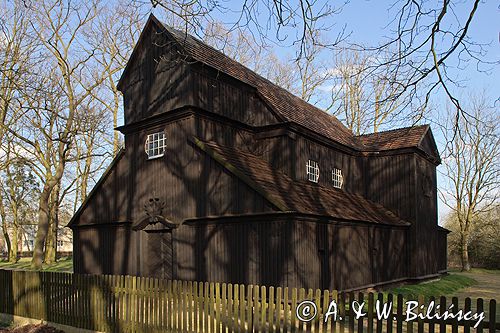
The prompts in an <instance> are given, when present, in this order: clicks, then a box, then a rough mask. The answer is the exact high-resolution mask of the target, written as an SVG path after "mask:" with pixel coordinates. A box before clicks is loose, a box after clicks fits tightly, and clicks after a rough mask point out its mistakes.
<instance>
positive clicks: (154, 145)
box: [144, 131, 167, 159]
mask: <svg viewBox="0 0 500 333" xmlns="http://www.w3.org/2000/svg"><path fill="white" fill-rule="evenodd" d="M166 146H167V139H166V137H165V132H163V131H161V132H157V133H152V134H148V137H147V138H146V142H145V143H144V150H145V151H146V154H147V155H148V159H153V158H157V157H162V156H163V154H164V153H165V147H166Z"/></svg>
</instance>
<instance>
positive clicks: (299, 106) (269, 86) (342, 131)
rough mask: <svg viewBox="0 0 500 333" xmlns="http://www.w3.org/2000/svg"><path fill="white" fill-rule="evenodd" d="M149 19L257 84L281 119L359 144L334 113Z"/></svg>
mask: <svg viewBox="0 0 500 333" xmlns="http://www.w3.org/2000/svg"><path fill="white" fill-rule="evenodd" d="M151 20H153V21H154V22H156V23H157V24H158V25H159V26H160V27H162V28H163V29H165V31H166V32H167V33H168V34H169V35H170V36H171V37H172V38H173V39H174V40H175V41H176V42H177V43H178V44H179V45H180V46H181V48H182V49H183V50H184V52H185V53H186V55H187V56H189V57H191V58H193V59H194V60H197V61H199V62H201V63H203V64H206V65H208V66H210V67H212V68H214V69H216V70H218V71H220V72H222V73H225V74H227V75H230V76H232V77H234V78H236V79H238V80H240V81H242V82H244V83H246V84H248V85H250V86H252V87H254V88H256V89H257V91H258V93H259V95H260V96H261V97H262V98H263V99H264V101H265V102H266V103H267V104H268V105H269V106H270V107H271V109H272V110H273V111H274V112H275V113H277V114H278V115H279V116H280V117H281V118H282V119H283V120H284V121H289V122H293V123H296V124H298V125H300V126H303V127H305V128H307V129H309V130H311V131H314V132H316V133H318V134H321V135H323V136H325V137H327V138H329V139H331V140H334V141H336V142H338V143H340V144H343V145H345V146H348V147H357V146H358V142H357V140H356V139H355V138H354V135H353V134H352V132H351V131H350V130H349V129H348V128H347V127H345V126H344V125H343V124H342V123H341V122H340V121H339V120H338V119H337V118H336V117H334V116H332V115H330V114H328V113H326V112H325V111H323V110H321V109H319V108H317V107H315V106H313V105H311V104H309V103H307V102H306V101H304V100H302V99H301V98H299V97H297V96H295V95H293V94H292V93H290V92H289V91H287V90H285V89H283V88H281V87H279V86H277V85H276V84H274V83H272V82H271V81H269V80H267V79H265V78H263V77H262V76H260V75H258V74H257V73H255V72H254V71H252V70H251V69H249V68H247V67H245V66H244V65H242V64H240V63H239V62H237V61H235V60H233V59H231V58H229V57H228V56H226V55H224V54H223V53H222V52H220V51H218V50H216V49H214V48H213V47H211V46H208V45H207V44H205V43H203V42H202V41H200V40H199V39H197V38H195V37H193V36H191V35H189V34H186V33H185V32H181V31H179V30H176V29H173V28H171V27H168V26H165V25H163V24H162V23H161V22H160V21H159V20H158V19H156V18H155V17H154V16H152V17H151Z"/></svg>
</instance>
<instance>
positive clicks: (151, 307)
mask: <svg viewBox="0 0 500 333" xmlns="http://www.w3.org/2000/svg"><path fill="white" fill-rule="evenodd" d="M303 301H309V302H306V303H302V305H301V306H300V307H299V308H298V310H297V307H298V306H299V304H301V302H303ZM377 301H379V312H377ZM407 301H408V300H405V299H403V296H402V295H392V294H388V295H383V294H373V293H346V294H345V293H337V292H335V291H328V290H324V291H321V290H312V289H309V290H304V289H296V288H274V287H263V286H253V285H248V286H246V285H237V284H225V283H222V284H219V283H207V282H190V281H189V282H188V281H170V280H159V279H153V278H141V277H132V276H111V275H102V276H96V275H79V274H71V273H56V272H26V271H10V270H0V312H2V313H7V314H12V315H17V316H23V317H29V318H35V319H42V320H46V321H51V322H56V323H60V324H64V325H70V326H74V327H80V328H85V329H91V330H96V331H106V332H207V333H208V332H210V333H212V332H218V333H219V332H419V333H420V332H465V333H467V332H496V331H500V325H499V324H498V322H497V316H498V314H497V309H496V301H495V300H489V301H484V300H483V299H481V298H479V299H477V300H474V301H473V300H471V299H470V298H467V299H465V301H464V303H463V304H459V301H458V299H457V298H455V297H454V298H451V300H450V299H447V298H446V297H436V298H435V299H434V298H431V299H428V300H424V299H423V298H422V297H420V298H419V299H418V301H419V305H421V304H423V305H425V307H424V308H423V309H421V308H420V307H418V308H417V309H415V310H414V312H415V314H416V313H417V310H419V311H420V313H422V315H421V317H420V318H418V319H417V320H412V321H406V319H407V318H406V316H407V315H408V313H407V311H408V310H409V309H408V304H407ZM432 301H434V302H435V304H436V305H439V309H438V310H437V309H436V308H434V309H429V306H428V305H429V304H430V302H432ZM383 304H387V306H388V305H390V304H392V305H393V306H392V308H391V309H390V311H388V312H387V314H388V315H387V316H382V315H380V309H382V305H383ZM451 305H453V306H452V308H451V310H450V311H449V313H451V314H454V315H457V314H459V313H458V311H459V310H460V309H461V310H462V313H467V312H468V311H471V313H478V312H479V313H480V312H483V311H484V312H485V316H486V317H485V318H484V320H482V321H481V323H480V324H479V326H478V327H477V328H473V326H474V325H475V324H476V322H477V320H476V319H474V318H470V317H469V318H466V319H469V320H458V319H457V318H455V319H453V318H448V319H446V318H438V319H436V318H435V317H436V315H438V317H440V316H441V315H443V314H444V313H445V312H444V311H446V310H449V307H450V306H451ZM314 309H316V314H317V315H316V316H315V317H314V319H312V320H310V321H307V322H306V321H301V320H299V317H301V318H302V319H309V318H310V317H311V316H312V313H313V312H314V311H315V310H314ZM356 313H358V314H361V313H362V314H363V316H358V317H357V316H356ZM308 314H309V316H307V315H308ZM423 314H426V316H424V315H423ZM325 318H328V320H327V321H326V322H325Z"/></svg>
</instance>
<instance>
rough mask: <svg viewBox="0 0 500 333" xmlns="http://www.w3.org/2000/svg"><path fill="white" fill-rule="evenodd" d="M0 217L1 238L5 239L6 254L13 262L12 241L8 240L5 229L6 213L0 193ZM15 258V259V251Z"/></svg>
mask: <svg viewBox="0 0 500 333" xmlns="http://www.w3.org/2000/svg"><path fill="white" fill-rule="evenodd" d="M0 217H1V218H2V233H3V238H4V239H5V244H6V245H7V254H8V255H9V261H10V262H15V261H11V258H12V257H11V253H12V243H11V241H10V235H9V230H8V229H7V221H6V217H7V214H6V213H5V207H4V205H3V198H2V196H1V195H0ZM15 260H16V261H17V253H16V258H15Z"/></svg>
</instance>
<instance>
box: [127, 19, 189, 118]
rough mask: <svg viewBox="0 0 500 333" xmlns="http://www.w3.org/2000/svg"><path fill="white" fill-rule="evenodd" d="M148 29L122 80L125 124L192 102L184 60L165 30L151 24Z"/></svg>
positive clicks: (186, 66) (186, 63) (187, 71)
mask: <svg viewBox="0 0 500 333" xmlns="http://www.w3.org/2000/svg"><path fill="white" fill-rule="evenodd" d="M150 29H153V30H154V31H152V32H145V33H146V35H145V36H144V39H143V41H142V43H143V45H142V46H141V47H139V48H138V49H137V54H136V55H135V56H134V59H132V60H131V61H132V63H131V64H130V68H129V70H128V73H127V77H126V78H125V79H124V82H123V86H122V92H123V95H124V119H125V124H130V123H133V122H136V121H138V120H141V119H144V118H147V117H149V116H152V115H155V114H158V113H162V112H165V111H168V110H171V109H173V108H177V107H180V106H184V105H190V104H191V101H192V90H191V86H192V83H191V82H190V81H191V78H190V75H189V70H188V67H189V66H188V62H187V61H186V60H185V57H183V56H182V52H181V50H180V49H179V48H178V47H177V46H176V44H175V43H173V42H172V41H171V40H169V36H168V35H167V34H166V33H165V32H162V31H161V30H160V28H158V27H157V26H156V25H155V24H153V25H152V26H151V27H150Z"/></svg>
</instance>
